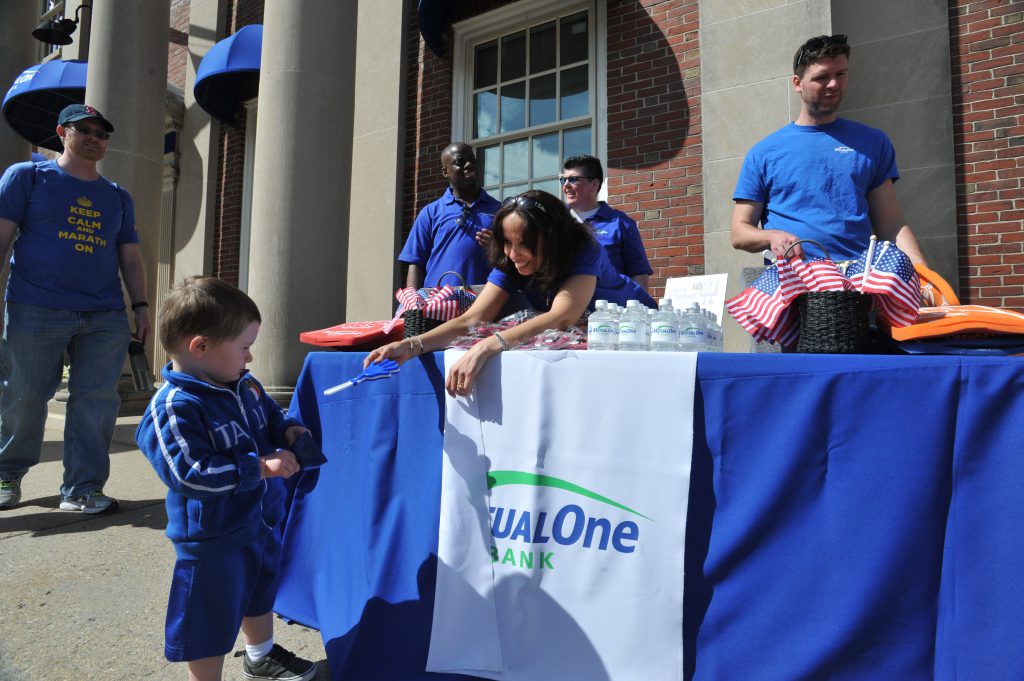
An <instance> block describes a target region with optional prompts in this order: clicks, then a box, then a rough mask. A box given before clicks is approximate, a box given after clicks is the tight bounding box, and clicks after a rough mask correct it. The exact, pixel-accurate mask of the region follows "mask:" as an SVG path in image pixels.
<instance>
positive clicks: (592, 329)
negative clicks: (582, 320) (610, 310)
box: [587, 322, 618, 343]
mask: <svg viewBox="0 0 1024 681" xmlns="http://www.w3.org/2000/svg"><path fill="white" fill-rule="evenodd" d="M617 338H618V334H617V333H616V331H615V327H614V326H612V325H611V324H609V323H608V322H592V323H590V324H587V342H588V343H614V342H615V341H616V339H617Z"/></svg>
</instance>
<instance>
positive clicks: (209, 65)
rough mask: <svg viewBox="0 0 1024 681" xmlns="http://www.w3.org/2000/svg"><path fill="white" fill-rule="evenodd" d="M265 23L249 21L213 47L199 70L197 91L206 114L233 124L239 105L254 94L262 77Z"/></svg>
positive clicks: (198, 99) (197, 96)
mask: <svg viewBox="0 0 1024 681" xmlns="http://www.w3.org/2000/svg"><path fill="white" fill-rule="evenodd" d="M262 49H263V25H262V24H249V25H248V26H243V27H242V28H240V29H238V31H237V32H236V33H235V34H234V35H230V36H228V37H227V38H225V39H224V40H221V41H220V42H218V43H217V44H216V45H214V46H213V47H211V48H210V51H209V52H207V53H206V56H205V57H203V60H202V61H201V62H199V68H198V69H197V70H196V85H195V88H194V90H193V92H194V93H195V97H196V102H197V103H198V104H199V106H201V107H203V110H204V111H206V113H208V114H210V115H211V116H213V117H214V118H216V119H217V120H219V121H222V122H224V123H232V122H234V120H235V115H236V113H237V112H238V108H239V107H240V106H241V105H242V103H243V102H244V100H245V99H247V98H249V97H252V95H253V94H255V93H256V89H257V87H258V84H259V80H260V51H261V50H262Z"/></svg>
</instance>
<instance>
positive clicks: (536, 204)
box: [501, 194, 548, 215]
mask: <svg viewBox="0 0 1024 681" xmlns="http://www.w3.org/2000/svg"><path fill="white" fill-rule="evenodd" d="M513 205H514V206H515V207H516V208H522V209H523V210H526V211H530V210H533V209H534V208H536V209H538V210H539V211H540V212H541V213H544V214H545V215H547V214H548V209H547V208H545V207H544V204H543V203H541V202H540V201H538V200H537V199H535V198H533V197H532V196H524V195H523V194H520V195H519V196H510V197H508V198H507V199H505V200H504V201H502V202H501V206H502V208H504V207H506V206H513Z"/></svg>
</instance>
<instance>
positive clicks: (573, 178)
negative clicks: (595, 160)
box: [558, 175, 594, 187]
mask: <svg viewBox="0 0 1024 681" xmlns="http://www.w3.org/2000/svg"><path fill="white" fill-rule="evenodd" d="M593 179H594V178H592V177H589V176H587V175H559V176H558V184H560V185H562V186H563V187H564V186H565V185H567V184H571V185H572V186H574V187H575V186H576V183H577V182H579V181H580V180H593Z"/></svg>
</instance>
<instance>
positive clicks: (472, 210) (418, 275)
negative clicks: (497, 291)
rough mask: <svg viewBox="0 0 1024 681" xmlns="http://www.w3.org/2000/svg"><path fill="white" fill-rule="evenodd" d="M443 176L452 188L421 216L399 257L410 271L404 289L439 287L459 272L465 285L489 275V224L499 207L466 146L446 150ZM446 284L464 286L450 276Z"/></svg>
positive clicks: (460, 144)
mask: <svg viewBox="0 0 1024 681" xmlns="http://www.w3.org/2000/svg"><path fill="white" fill-rule="evenodd" d="M441 174H442V175H443V176H444V177H445V178H446V179H447V180H448V184H449V185H450V186H449V187H448V189H447V190H446V191H445V193H444V196H442V197H441V198H439V199H438V200H436V201H434V202H432V203H430V204H427V206H426V207H425V208H424V209H423V210H421V211H420V214H419V215H418V216H417V217H416V222H415V223H414V224H413V226H412V231H411V232H410V233H409V238H408V240H406V242H405V247H404V248H403V249H402V252H401V253H400V254H399V256H398V260H399V261H401V262H404V263H406V264H408V266H409V271H408V273H407V274H406V279H405V282H406V283H405V285H406V286H411V287H413V288H417V289H418V288H420V287H422V286H424V285H426V286H436V285H437V284H438V279H440V278H441V275H443V274H444V273H445V272H457V273H458V274H459V275H460V276H461V277H462V278H463V280H464V281H465V284H466V285H467V286H473V285H476V284H483V283H485V282H486V281H487V275H488V274H489V273H490V271H491V266H490V264H489V263H488V262H487V243H488V242H489V241H490V240H491V219H492V218H494V214H495V213H497V212H498V209H499V208H501V203H500V202H499V201H498V200H497V199H495V198H493V197H491V196H490V195H489V194H488V193H487V192H485V191H484V190H483V189H481V188H480V178H479V176H478V175H477V165H476V156H475V155H474V154H473V148H472V147H470V146H469V145H468V144H464V143H462V142H455V143H453V144H450V145H448V146H447V147H445V150H444V151H443V152H441ZM443 283H445V284H455V285H458V284H459V283H460V282H459V281H458V280H456V279H455V277H449V278H448V279H445V281H444V282H443Z"/></svg>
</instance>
